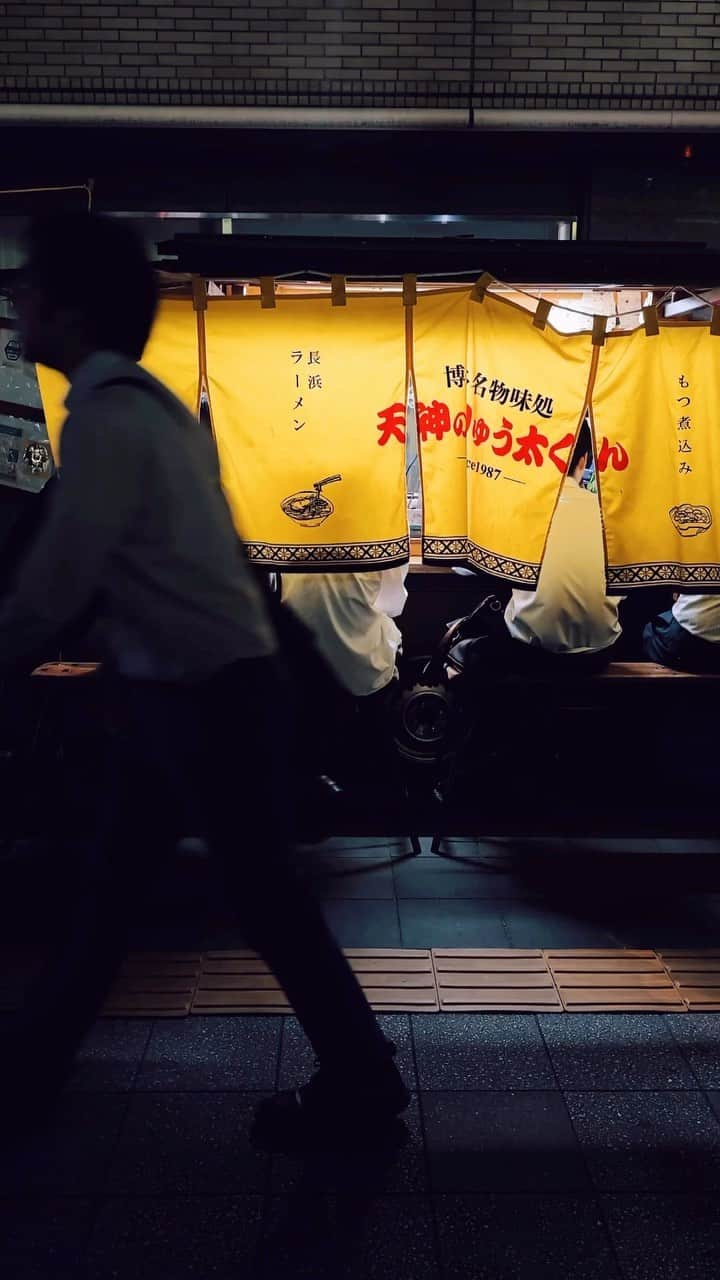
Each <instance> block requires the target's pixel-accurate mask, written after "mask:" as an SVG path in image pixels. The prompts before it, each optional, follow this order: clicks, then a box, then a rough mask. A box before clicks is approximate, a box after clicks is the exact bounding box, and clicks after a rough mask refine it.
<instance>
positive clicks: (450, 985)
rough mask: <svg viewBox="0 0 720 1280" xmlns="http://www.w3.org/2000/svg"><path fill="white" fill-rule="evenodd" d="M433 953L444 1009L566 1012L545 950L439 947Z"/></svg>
mask: <svg viewBox="0 0 720 1280" xmlns="http://www.w3.org/2000/svg"><path fill="white" fill-rule="evenodd" d="M432 958H433V965H434V968H435V979H436V982H437V988H438V997H439V1006H440V1009H441V1010H442V1012H443V1013H452V1012H453V1011H457V1012H458V1013H459V1012H461V1011H462V1012H464V1013H467V1012H473V1011H477V1012H482V1011H483V1010H485V1011H487V1010H495V1011H496V1012H497V1011H498V1010H510V1009H511V1010H513V1011H514V1012H516V1013H560V1012H562V1004H561V1002H560V996H559V994H558V991H557V987H556V986H555V983H554V982H553V976H552V974H551V972H550V969H549V967H548V964H547V961H546V959H545V957H544V955H543V953H542V951H516V950H510V949H508V950H501V949H499V948H493V949H492V950H486V949H481V950H473V949H470V950H462V951H460V950H440V949H438V948H436V949H434V950H433V952H432Z"/></svg>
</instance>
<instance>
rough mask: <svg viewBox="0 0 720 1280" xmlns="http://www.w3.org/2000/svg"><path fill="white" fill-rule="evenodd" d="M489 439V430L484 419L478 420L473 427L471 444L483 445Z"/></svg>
mask: <svg viewBox="0 0 720 1280" xmlns="http://www.w3.org/2000/svg"><path fill="white" fill-rule="evenodd" d="M489 439H490V428H489V426H488V424H487V422H486V421H485V419H484V418H478V419H477V422H475V424H474V426H473V444H484V443H485V441H486V440H489Z"/></svg>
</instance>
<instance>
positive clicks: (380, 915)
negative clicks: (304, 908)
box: [323, 898, 410, 947]
mask: <svg viewBox="0 0 720 1280" xmlns="http://www.w3.org/2000/svg"><path fill="white" fill-rule="evenodd" d="M323 911H324V914H325V918H326V920H327V921H328V924H329V925H330V928H331V929H332V931H333V933H334V935H335V937H336V938H337V940H338V942H339V943H340V946H341V947H399V946H401V945H402V943H401V939H400V926H399V924H398V917H397V907H396V905H395V902H394V901H393V902H382V901H374V902H357V901H356V902H352V901H350V900H348V899H342V898H337V899H333V900H331V901H329V902H326V903H325V904H324V906H323ZM405 945H406V946H407V945H410V944H408V943H407V942H406V943H405Z"/></svg>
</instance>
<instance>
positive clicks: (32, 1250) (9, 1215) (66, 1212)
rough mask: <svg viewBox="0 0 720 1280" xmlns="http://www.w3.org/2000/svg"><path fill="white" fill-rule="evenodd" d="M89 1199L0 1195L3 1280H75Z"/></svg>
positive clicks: (87, 1221)
mask: <svg viewBox="0 0 720 1280" xmlns="http://www.w3.org/2000/svg"><path fill="white" fill-rule="evenodd" d="M92 1214H93V1205H92V1202H91V1201H90V1200H83V1199H76V1198H74V1197H72V1196H67V1197H65V1198H62V1199H61V1198H60V1197H58V1198H56V1199H52V1200H46V1199H45V1198H43V1197H35V1196H33V1197H23V1198H21V1199H19V1198H13V1199H7V1200H5V1199H0V1276H2V1277H3V1280H5V1278H7V1280H77V1278H78V1277H79V1276H82V1266H83V1261H82V1260H83V1256H84V1252H85V1245H86V1243H87V1238H88V1233H89V1231H90V1224H91V1222H92Z"/></svg>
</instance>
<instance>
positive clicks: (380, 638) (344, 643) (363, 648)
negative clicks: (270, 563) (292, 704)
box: [282, 565, 408, 776]
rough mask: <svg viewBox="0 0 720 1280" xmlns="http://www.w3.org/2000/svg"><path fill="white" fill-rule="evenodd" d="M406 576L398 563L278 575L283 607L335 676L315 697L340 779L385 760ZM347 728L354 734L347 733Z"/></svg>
mask: <svg viewBox="0 0 720 1280" xmlns="http://www.w3.org/2000/svg"><path fill="white" fill-rule="evenodd" d="M407 571H408V567H407V565H401V566H399V567H397V568H392V569H377V570H372V571H370V572H369V573H288V574H283V576H282V599H283V602H284V603H285V604H287V605H288V606H289V608H290V609H292V610H293V612H294V613H295V614H296V615H297V616H298V617H299V618H300V619H301V621H302V622H304V623H305V626H306V627H307V628H308V629H309V630H310V631H311V632H312V635H313V637H314V640H315V643H316V645H317V648H318V650H319V652H320V653H321V654H322V656H323V658H324V659H325V661H326V663H327V665H328V667H329V668H330V670H331V671H332V673H333V675H334V676H335V680H336V686H335V688H334V689H330V688H325V689H323V690H318V691H317V700H318V703H319V704H320V706H321V711H322V716H323V721H324V724H325V726H326V729H327V742H328V745H329V748H330V752H331V753H332V754H333V756H334V765H335V771H336V772H337V771H338V770H337V764H338V759H340V760H341V761H342V763H343V764H344V768H345V773H346V776H347V774H350V773H352V774H355V775H357V774H358V772H367V766H368V765H369V764H372V762H373V761H375V762H377V763H378V764H380V765H381V768H386V767H387V765H388V762H389V761H388V746H389V743H388V738H389V735H388V728H389V717H390V711H391V707H392V701H393V694H394V692H395V691H396V689H397V680H396V679H395V677H396V676H397V666H396V660H397V655H398V652H399V649H400V645H401V641H402V636H401V633H400V630H399V628H398V626H397V624H396V623H395V621H394V619H395V618H398V617H399V616H400V614H401V613H402V611H403V608H404V607H405V601H406V600H407V591H406V589H405V579H406V577H407ZM343 691H344V694H345V697H343V696H342V694H343ZM351 724H352V725H353V728H354V730H355V732H354V733H353V732H352V731H351V732H348V730H349V727H350V725H351ZM336 753H338V754H336ZM343 757H344V760H343ZM328 768H329V765H328ZM339 772H340V773H342V772H343V769H342V767H341V768H340V770H339Z"/></svg>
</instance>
